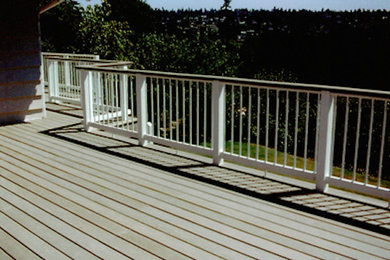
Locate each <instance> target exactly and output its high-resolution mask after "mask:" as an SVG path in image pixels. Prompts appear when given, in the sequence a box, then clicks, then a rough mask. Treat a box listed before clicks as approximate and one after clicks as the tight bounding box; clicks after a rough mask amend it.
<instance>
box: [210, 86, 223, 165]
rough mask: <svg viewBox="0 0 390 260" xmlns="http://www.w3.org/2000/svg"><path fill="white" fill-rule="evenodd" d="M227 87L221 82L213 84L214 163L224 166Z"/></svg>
mask: <svg viewBox="0 0 390 260" xmlns="http://www.w3.org/2000/svg"><path fill="white" fill-rule="evenodd" d="M225 93H226V85H225V84H223V83H221V82H220V81H213V83H212V94H211V100H212V108H211V109H212V120H211V122H212V128H211V129H212V138H211V139H212V145H213V163H214V164H216V165H221V164H223V158H222V153H223V152H224V151H225V121H226V106H225V99H226V98H225Z"/></svg>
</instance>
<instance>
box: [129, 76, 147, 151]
mask: <svg viewBox="0 0 390 260" xmlns="http://www.w3.org/2000/svg"><path fill="white" fill-rule="evenodd" d="M135 80H136V95H137V122H138V123H137V127H138V142H139V145H141V146H145V145H147V144H148V142H147V141H146V140H145V136H146V131H147V123H148V122H147V120H148V115H147V103H146V102H147V96H146V94H147V93H146V87H147V86H146V77H145V76H144V75H141V74H136V76H135ZM131 113H133V111H131Z"/></svg>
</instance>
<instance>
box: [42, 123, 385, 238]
mask: <svg viewBox="0 0 390 260" xmlns="http://www.w3.org/2000/svg"><path fill="white" fill-rule="evenodd" d="M40 133H41V134H45V135H48V136H51V137H55V138H58V139H61V140H63V141H66V142H70V143H74V144H77V145H81V146H84V147H86V148H90V149H93V150H96V151H99V152H103V153H106V154H110V155H113V156H117V157H120V158H123V159H126V160H129V161H133V162H137V163H141V164H144V165H147V166H149V167H153V168H156V169H159V170H163V171H166V172H169V173H172V174H176V175H179V176H183V177H186V178H190V179H194V180H198V181H201V182H204V183H208V184H211V185H215V186H217V187H220V188H225V189H228V190H231V191H235V192H238V193H241V194H245V195H248V196H251V197H254V198H258V199H261V200H264V201H268V202H272V203H275V204H278V205H282V206H286V207H288V208H291V209H295V210H299V211H302V212H305V213H310V214H313V215H316V216H319V217H324V218H327V219H332V220H335V221H338V222H341V223H345V224H348V225H353V226H355V227H359V228H363V229H366V230H370V231H374V232H377V233H381V234H384V235H388V234H389V229H388V228H386V227H382V226H381V225H379V224H378V223H375V220H374V219H370V218H364V216H369V215H370V214H369V213H370V211H373V212H375V216H377V215H378V214H379V215H382V214H383V217H384V218H386V219H387V218H389V219H390V210H389V209H386V208H381V207H378V206H373V205H370V204H367V203H362V202H358V201H354V200H351V199H345V198H342V197H338V196H334V195H328V194H323V193H319V192H317V191H316V190H312V189H307V188H303V187H298V186H295V185H291V184H287V183H283V182H281V181H275V180H272V179H270V178H267V177H260V176H258V175H253V174H249V173H246V172H241V171H238V170H232V169H229V168H227V167H223V166H222V167H221V166H215V165H213V164H208V163H205V162H202V161H200V160H196V159H192V158H188V157H184V156H180V155H175V154H171V153H168V152H164V151H161V150H157V149H154V148H151V147H141V146H138V145H136V144H132V143H130V142H126V141H122V140H118V139H115V138H111V137H107V136H106V135H103V134H101V133H99V132H93V133H88V135H90V136H93V137H94V138H95V139H96V140H101V141H105V142H107V143H110V142H112V143H115V144H113V145H106V146H98V145H97V143H94V142H93V141H91V140H90V138H89V139H86V138H84V139H83V138H82V135H83V134H85V131H84V130H83V127H82V125H81V124H79V123H76V124H71V125H67V126H63V127H59V128H53V129H49V130H45V131H42V132H40ZM77 133H80V135H79V136H77V138H75V137H76V136H74V135H75V134H76V135H77ZM81 133H83V134H81ZM94 141H95V140H94ZM118 143H119V145H118ZM136 151H143V153H142V155H140V154H139V153H138V155H137V152H136ZM145 154H150V155H151V156H150V157H151V158H147V157H145ZM156 154H157V155H159V156H158V157H157V158H160V160H156V159H154V160H153V158H156V157H153V155H156ZM161 158H164V160H165V161H164V160H161ZM232 176H234V177H235V178H233V179H232V178H231V177H232ZM245 182H246V183H248V182H249V183H251V182H252V183H254V184H255V185H248V184H245ZM359 208H360V209H361V210H359ZM343 209H344V210H343ZM351 209H352V210H351ZM353 209H356V211H353ZM351 211H352V212H351ZM354 213H355V214H354ZM359 216H360V217H359Z"/></svg>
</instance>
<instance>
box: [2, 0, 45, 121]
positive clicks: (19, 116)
mask: <svg viewBox="0 0 390 260" xmlns="http://www.w3.org/2000/svg"><path fill="white" fill-rule="evenodd" d="M0 2H1V3H0V124H5V123H12V122H20V121H30V120H34V119H39V118H42V116H43V113H44V93H42V87H41V84H40V78H41V72H40V65H41V55H40V41H39V29H38V28H39V27H38V26H39V24H38V0H27V1H26V0H1V1H0Z"/></svg>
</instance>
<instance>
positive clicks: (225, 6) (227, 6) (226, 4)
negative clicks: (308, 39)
mask: <svg viewBox="0 0 390 260" xmlns="http://www.w3.org/2000/svg"><path fill="white" fill-rule="evenodd" d="M231 2H232V0H224V2H223V5H222V6H221V10H229V9H231V8H232V7H231V6H230V4H231Z"/></svg>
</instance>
